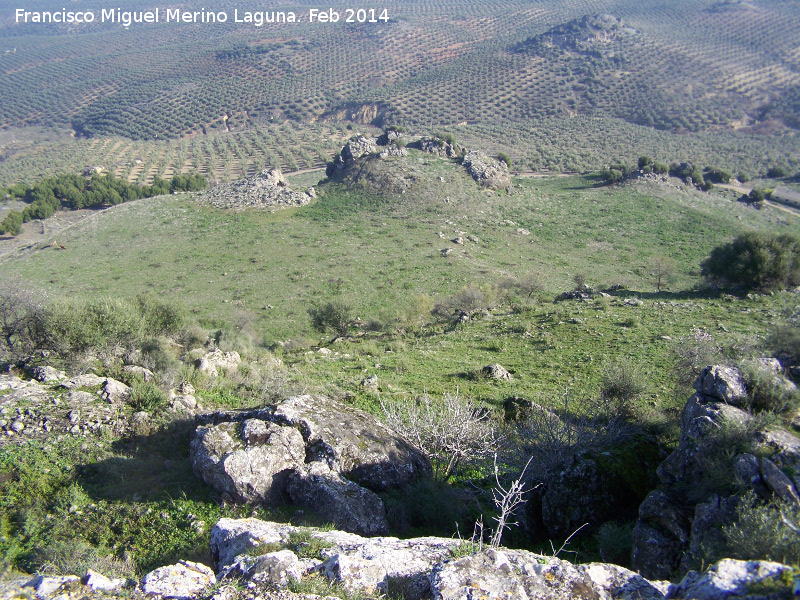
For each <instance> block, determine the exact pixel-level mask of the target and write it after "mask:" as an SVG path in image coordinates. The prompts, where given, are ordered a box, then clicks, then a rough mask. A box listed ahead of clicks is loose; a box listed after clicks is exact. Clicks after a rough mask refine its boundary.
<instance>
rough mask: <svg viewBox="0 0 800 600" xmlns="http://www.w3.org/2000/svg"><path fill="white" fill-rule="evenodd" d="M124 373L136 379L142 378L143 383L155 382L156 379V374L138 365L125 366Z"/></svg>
mask: <svg viewBox="0 0 800 600" xmlns="http://www.w3.org/2000/svg"><path fill="white" fill-rule="evenodd" d="M122 372H123V373H128V374H130V375H133V376H135V377H141V378H142V380H143V381H146V382H147V381H153V379H154V378H155V373H153V372H152V371H151V370H150V369H145V368H144V367H139V366H137V365H125V366H124V367H122Z"/></svg>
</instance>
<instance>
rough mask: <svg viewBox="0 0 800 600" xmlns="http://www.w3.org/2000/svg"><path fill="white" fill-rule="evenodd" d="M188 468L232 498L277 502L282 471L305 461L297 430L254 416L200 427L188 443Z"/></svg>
mask: <svg viewBox="0 0 800 600" xmlns="http://www.w3.org/2000/svg"><path fill="white" fill-rule="evenodd" d="M190 457H191V462H192V471H193V472H194V473H195V475H197V476H198V477H200V478H201V479H202V480H203V481H205V482H206V483H208V484H209V485H210V486H211V487H213V488H214V489H215V490H217V491H218V492H220V493H222V494H226V493H227V494H228V495H229V496H230V497H231V498H232V499H233V500H236V501H239V502H246V503H257V502H267V503H279V502H282V493H283V489H284V487H285V485H286V477H287V476H288V473H289V472H290V471H292V470H294V469H297V468H301V467H302V465H303V463H304V462H305V444H304V441H303V437H302V436H301V435H300V432H299V431H297V430H296V429H294V428H291V427H281V426H279V425H276V424H274V423H269V422H265V421H263V420H259V419H247V420H245V421H244V422H243V423H240V422H235V421H228V422H225V423H220V424H218V425H207V426H200V427H198V428H197V429H196V431H195V436H194V439H193V440H192V442H191V446H190Z"/></svg>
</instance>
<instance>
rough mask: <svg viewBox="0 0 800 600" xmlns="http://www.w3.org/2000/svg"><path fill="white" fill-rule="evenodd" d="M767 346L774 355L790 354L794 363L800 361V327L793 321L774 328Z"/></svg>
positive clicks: (768, 337)
mask: <svg viewBox="0 0 800 600" xmlns="http://www.w3.org/2000/svg"><path fill="white" fill-rule="evenodd" d="M766 347H767V348H768V349H769V351H770V352H771V353H772V356H780V355H781V354H786V355H788V356H789V357H790V358H791V360H792V362H793V363H794V364H797V363H800V327H798V326H797V324H795V323H792V322H791V321H789V322H785V323H781V324H779V325H776V326H775V327H773V328H772V331H770V333H769V335H768V336H767V341H766Z"/></svg>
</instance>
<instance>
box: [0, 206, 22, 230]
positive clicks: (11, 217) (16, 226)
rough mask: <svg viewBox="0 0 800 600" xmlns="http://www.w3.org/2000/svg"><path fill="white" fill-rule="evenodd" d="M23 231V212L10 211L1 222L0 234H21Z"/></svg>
mask: <svg viewBox="0 0 800 600" xmlns="http://www.w3.org/2000/svg"><path fill="white" fill-rule="evenodd" d="M21 232H22V213H20V212H17V211H16V210H10V211H8V214H7V215H6V218H5V219H3V221H2V222H1V223H0V235H19V234H20V233H21Z"/></svg>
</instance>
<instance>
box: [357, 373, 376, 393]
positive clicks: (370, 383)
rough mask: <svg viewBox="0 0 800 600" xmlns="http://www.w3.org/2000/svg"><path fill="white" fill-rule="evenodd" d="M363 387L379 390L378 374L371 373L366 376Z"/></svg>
mask: <svg viewBox="0 0 800 600" xmlns="http://www.w3.org/2000/svg"><path fill="white" fill-rule="evenodd" d="M361 387H364V388H367V389H368V390H377V389H378V376H377V375H370V376H369V377H365V378H364V379H362V380H361Z"/></svg>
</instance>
